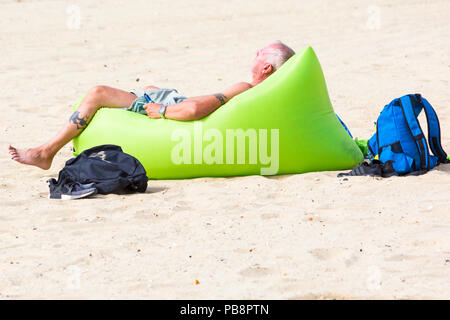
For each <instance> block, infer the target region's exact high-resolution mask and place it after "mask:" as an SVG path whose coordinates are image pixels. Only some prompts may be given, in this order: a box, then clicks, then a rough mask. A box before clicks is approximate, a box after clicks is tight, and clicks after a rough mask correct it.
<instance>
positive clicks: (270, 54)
mask: <svg viewBox="0 0 450 320" xmlns="http://www.w3.org/2000/svg"><path fill="white" fill-rule="evenodd" d="M263 51H264V53H266V61H265V62H266V63H270V64H271V65H272V66H273V67H274V68H275V70H278V69H279V68H280V67H281V65H282V64H283V63H285V62H286V61H288V60H289V58H290V57H292V56H293V55H294V54H295V51H294V50H292V49H291V48H290V47H288V46H287V45H285V44H284V43H283V42H281V41H279V40H278V41H275V42H273V43H271V44H269V45H268V46H267V47H265V48H264V49H263Z"/></svg>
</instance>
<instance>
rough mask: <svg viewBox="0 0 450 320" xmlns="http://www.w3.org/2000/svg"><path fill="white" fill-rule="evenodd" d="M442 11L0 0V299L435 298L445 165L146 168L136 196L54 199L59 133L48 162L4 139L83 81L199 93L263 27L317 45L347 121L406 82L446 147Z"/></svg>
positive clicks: (357, 122) (368, 129)
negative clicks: (393, 173) (178, 174)
mask: <svg viewBox="0 0 450 320" xmlns="http://www.w3.org/2000/svg"><path fill="white" fill-rule="evenodd" d="M449 21H450V2H449V1H448V0H434V1H423V0H409V1H405V0H399V1H395V2H393V1H387V0H386V1H376V0H374V1H350V0H347V1H339V2H336V1H296V0H282V1H268V0H261V1H252V2H250V1H247V2H243V1H235V0H231V1H226V2H219V1H206V0H199V1H193V0H190V1H179V0H172V1H159V0H158V1H156V0H155V1H144V0H139V1H133V3H132V4H130V2H128V1H124V0H109V1H95V2H93V1H87V0H76V1H55V0H43V1H37V0H36V1H32V0H30V1H27V0H22V1H13V0H0V43H1V48H2V54H1V59H0V93H1V97H2V107H1V110H2V116H1V117H0V124H1V126H0V130H1V132H2V134H1V136H0V150H2V152H0V164H1V166H2V170H1V174H0V190H1V193H0V206H1V210H0V299H119V298H120V299H429V298H432V299H450V210H449V207H450V196H449V193H448V190H449V188H450V165H441V166H439V167H437V168H435V169H434V170H432V171H430V172H429V173H427V174H425V175H422V176H417V177H392V178H388V179H381V178H373V177H350V178H348V179H342V178H337V174H338V173H339V172H334V171H330V172H314V173H307V174H299V175H283V176H271V177H267V176H266V177H264V176H247V177H233V178H198V179H187V180H150V181H149V184H148V190H147V192H146V193H145V194H131V195H123V194H110V195H98V196H96V197H93V198H87V199H83V200H77V201H58V200H49V199H47V195H48V186H47V183H46V180H47V179H49V178H51V177H55V178H56V177H57V176H58V172H59V171H60V170H61V169H62V167H63V166H64V163H65V161H66V160H68V159H69V158H70V157H71V156H72V153H71V145H70V144H69V145H67V146H65V147H64V148H63V149H62V150H61V151H60V153H58V155H57V156H56V157H55V159H54V162H53V165H52V167H51V169H50V170H47V171H44V170H40V169H37V168H35V167H30V166H24V165H20V164H18V163H16V162H14V161H12V160H11V159H10V157H9V155H8V152H7V149H8V145H9V144H12V145H14V146H17V147H19V148H23V147H34V146H37V145H39V144H41V143H43V142H45V141H47V140H48V139H49V138H51V137H52V136H53V135H54V134H55V133H56V130H58V129H59V128H60V127H61V126H62V124H64V123H65V122H66V121H67V120H68V118H69V117H70V114H71V113H72V112H71V111H72V109H71V108H72V105H73V103H75V102H76V101H77V100H78V99H79V97H80V96H81V95H83V94H84V93H86V91H87V90H88V89H90V88H91V87H93V86H95V85H100V84H103V85H109V86H113V87H117V88H121V89H124V90H132V89H142V87H144V86H147V85H156V86H160V87H165V88H177V89H178V91H179V92H181V93H183V94H185V95H187V96H197V95H204V94H211V93H215V92H219V91H220V90H222V89H223V88H224V87H226V86H228V85H230V84H233V83H235V82H239V81H249V80H250V78H251V74H250V65H251V62H252V59H253V57H254V55H255V52H256V51H257V50H258V49H259V48H260V47H263V46H265V45H266V44H268V43H271V42H273V41H275V40H282V41H283V42H285V43H286V44H288V45H289V46H291V47H292V48H293V49H294V50H300V49H302V48H304V47H306V46H309V45H310V46H312V47H313V48H314V50H315V52H316V53H317V56H318V58H319V60H320V63H321V65H322V68H323V71H324V75H325V79H326V81H327V86H328V90H329V95H330V98H331V101H332V103H333V107H334V109H335V111H336V112H337V114H339V116H340V117H341V118H342V119H343V120H344V121H345V122H346V124H347V125H348V127H349V128H350V130H351V132H352V134H353V135H354V136H357V137H358V138H369V137H370V136H371V135H372V134H373V122H374V121H375V120H376V119H377V117H378V114H379V113H380V111H381V109H382V107H383V106H384V105H386V104H387V103H389V102H390V101H391V100H392V99H394V98H396V97H400V96H402V95H404V94H407V93H416V92H420V93H421V94H422V95H423V96H424V97H426V98H427V99H428V100H429V101H430V103H431V104H432V105H433V106H434V108H435V109H436V112H437V114H438V116H439V119H440V123H441V130H442V145H443V147H444V149H447V151H449V150H450V94H449V85H450V28H449ZM420 120H421V123H423V126H425V124H426V121H425V118H424V116H423V115H422V116H421V117H420ZM344 171H345V170H344Z"/></svg>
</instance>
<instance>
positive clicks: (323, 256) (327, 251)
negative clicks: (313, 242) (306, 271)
mask: <svg viewBox="0 0 450 320" xmlns="http://www.w3.org/2000/svg"><path fill="white" fill-rule="evenodd" d="M346 250H347V249H343V248H317V249H312V250H309V253H310V254H311V255H312V256H313V257H314V258H316V259H319V260H329V259H334V258H336V257H339V256H341V255H342V254H343V253H345V252H346Z"/></svg>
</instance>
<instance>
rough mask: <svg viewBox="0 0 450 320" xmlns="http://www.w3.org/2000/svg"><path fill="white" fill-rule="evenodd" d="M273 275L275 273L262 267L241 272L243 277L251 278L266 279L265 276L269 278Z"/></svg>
mask: <svg viewBox="0 0 450 320" xmlns="http://www.w3.org/2000/svg"><path fill="white" fill-rule="evenodd" d="M272 273H273V271H272V270H271V269H269V268H265V267H260V266H254V267H249V268H246V269H243V270H241V271H240V272H239V274H240V275H241V276H244V277H251V278H259V277H264V276H268V275H270V274H272Z"/></svg>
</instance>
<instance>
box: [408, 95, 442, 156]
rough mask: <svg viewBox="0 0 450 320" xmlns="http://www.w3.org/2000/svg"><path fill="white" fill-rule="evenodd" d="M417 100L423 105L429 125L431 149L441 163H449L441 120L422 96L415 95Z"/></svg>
mask: <svg viewBox="0 0 450 320" xmlns="http://www.w3.org/2000/svg"><path fill="white" fill-rule="evenodd" d="M415 97H416V99H417V100H418V101H419V102H420V103H421V104H422V105H423V108H424V110H425V115H426V116H427V123H428V143H429V144H430V149H431V151H432V152H433V154H434V155H435V156H437V157H438V159H439V162H440V163H447V162H448V160H447V154H446V153H445V151H444V149H443V148H442V145H441V128H440V125H439V119H438V117H437V114H436V112H435V111H434V109H433V107H432V106H431V104H430V103H429V102H428V101H427V99H425V98H423V97H422V96H421V95H420V94H416V95H415Z"/></svg>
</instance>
